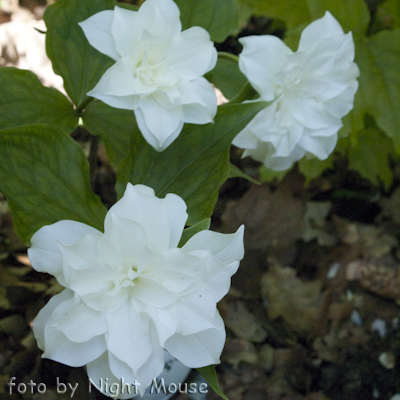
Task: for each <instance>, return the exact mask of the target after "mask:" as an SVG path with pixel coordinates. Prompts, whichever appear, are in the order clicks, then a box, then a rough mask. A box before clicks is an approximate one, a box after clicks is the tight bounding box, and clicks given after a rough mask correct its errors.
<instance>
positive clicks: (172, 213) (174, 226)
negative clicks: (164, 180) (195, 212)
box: [161, 193, 188, 248]
mask: <svg viewBox="0 0 400 400" xmlns="http://www.w3.org/2000/svg"><path fill="white" fill-rule="evenodd" d="M161 201H162V202H163V203H164V205H165V207H166V209H167V210H168V214H169V217H170V221H171V237H170V240H169V246H168V247H170V248H174V247H177V246H178V243H179V241H180V240H181V237H182V232H183V229H184V228H185V223H186V221H187V219H188V213H187V212H186V210H187V207H186V203H185V202H184V200H183V199H182V198H181V197H179V196H177V195H176V194H173V193H168V194H167V195H166V196H165V198H164V199H162V200H161Z"/></svg>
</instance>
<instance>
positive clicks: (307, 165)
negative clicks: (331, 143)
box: [299, 154, 334, 184]
mask: <svg viewBox="0 0 400 400" xmlns="http://www.w3.org/2000/svg"><path fill="white" fill-rule="evenodd" d="M333 159H334V156H333V154H331V155H330V156H329V157H328V158H327V159H326V160H319V159H318V158H316V157H314V158H311V159H307V158H303V159H302V160H300V161H299V171H300V172H301V173H302V174H303V175H304V176H305V178H306V184H307V183H309V182H310V181H311V180H312V179H315V178H317V177H318V176H320V175H321V174H322V173H323V172H324V171H325V170H326V169H329V168H333Z"/></svg>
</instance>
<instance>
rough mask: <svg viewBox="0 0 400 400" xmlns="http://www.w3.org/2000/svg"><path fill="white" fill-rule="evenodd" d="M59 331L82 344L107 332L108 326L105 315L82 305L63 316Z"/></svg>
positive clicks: (75, 306)
mask: <svg viewBox="0 0 400 400" xmlns="http://www.w3.org/2000/svg"><path fill="white" fill-rule="evenodd" d="M57 329H59V330H60V331H61V332H62V333H63V334H64V335H65V336H66V337H67V338H68V339H69V340H71V341H72V342H76V343H82V342H87V341H89V340H90V339H92V338H93V337H95V336H98V335H102V334H103V333H105V332H107V330H108V326H107V322H106V319H105V317H104V314H102V313H101V312H99V311H95V310H93V309H92V308H89V307H88V306H87V305H86V304H84V303H80V304H77V305H74V306H73V307H71V308H70V309H69V310H68V312H67V313H65V314H64V315H63V316H62V318H61V320H60V322H59V323H58V325H57Z"/></svg>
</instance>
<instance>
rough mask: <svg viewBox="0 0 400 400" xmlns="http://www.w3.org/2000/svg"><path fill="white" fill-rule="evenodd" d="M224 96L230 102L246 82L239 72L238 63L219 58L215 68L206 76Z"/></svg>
mask: <svg viewBox="0 0 400 400" xmlns="http://www.w3.org/2000/svg"><path fill="white" fill-rule="evenodd" d="M206 78H207V79H208V80H209V81H210V82H212V83H213V84H214V85H215V86H216V87H217V88H218V89H219V90H221V92H222V93H223V94H224V96H225V97H226V98H227V99H229V100H232V99H233V98H235V97H236V96H237V95H238V94H239V93H240V91H241V90H242V88H243V86H244V85H245V83H246V82H247V79H246V77H245V76H244V75H243V74H242V73H241V72H240V70H239V66H238V63H237V62H236V61H234V60H230V59H227V58H223V57H219V58H218V61H217V65H216V66H215V68H214V69H213V70H212V71H211V72H209V73H208V74H207V75H206Z"/></svg>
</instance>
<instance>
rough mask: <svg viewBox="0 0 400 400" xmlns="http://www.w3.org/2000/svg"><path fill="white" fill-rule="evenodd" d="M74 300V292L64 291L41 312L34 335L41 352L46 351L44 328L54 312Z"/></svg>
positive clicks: (34, 323) (37, 318) (34, 322)
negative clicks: (61, 305) (62, 304)
mask: <svg viewBox="0 0 400 400" xmlns="http://www.w3.org/2000/svg"><path fill="white" fill-rule="evenodd" d="M73 298H74V292H73V291H71V290H69V289H64V290H63V291H62V292H61V293H58V294H56V295H55V296H53V297H52V298H51V299H50V300H49V301H48V303H47V304H46V305H45V306H44V307H43V308H42V309H41V310H40V311H39V314H38V315H37V316H36V318H35V319H34V320H33V326H32V329H33V333H34V335H35V339H36V341H37V344H38V347H39V349H40V350H43V351H44V349H45V340H44V327H45V325H46V324H47V322H48V320H49V319H50V317H51V315H52V314H53V311H54V310H55V309H56V308H57V307H58V306H59V305H60V304H61V303H64V302H65V301H67V300H70V299H73Z"/></svg>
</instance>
